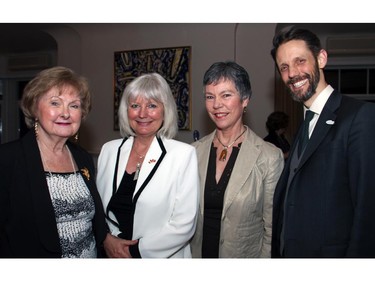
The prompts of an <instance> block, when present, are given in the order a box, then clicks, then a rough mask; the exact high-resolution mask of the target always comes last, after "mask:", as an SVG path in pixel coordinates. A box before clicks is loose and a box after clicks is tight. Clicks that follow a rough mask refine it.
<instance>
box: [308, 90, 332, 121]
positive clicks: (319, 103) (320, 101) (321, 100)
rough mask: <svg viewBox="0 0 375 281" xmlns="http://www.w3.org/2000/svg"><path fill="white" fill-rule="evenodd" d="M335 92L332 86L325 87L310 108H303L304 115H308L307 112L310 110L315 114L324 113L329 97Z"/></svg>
mask: <svg viewBox="0 0 375 281" xmlns="http://www.w3.org/2000/svg"><path fill="white" fill-rule="evenodd" d="M333 91H334V89H333V88H332V86H331V85H328V86H327V87H325V88H324V90H323V91H321V92H320V94H319V95H318V96H317V97H316V99H315V100H314V102H313V103H312V105H311V106H310V108H306V107H305V106H304V107H303V109H304V113H306V110H307V109H309V110H311V111H313V112H314V113H315V114H318V115H320V113H322V111H323V108H324V105H325V104H326V102H327V100H328V98H329V96H330V95H331V94H332V92H333Z"/></svg>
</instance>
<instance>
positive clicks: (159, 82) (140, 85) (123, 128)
mask: <svg viewBox="0 0 375 281" xmlns="http://www.w3.org/2000/svg"><path fill="white" fill-rule="evenodd" d="M139 96H140V97H142V98H144V99H147V100H149V99H152V100H154V101H156V102H160V103H161V104H163V107H164V120H163V124H162V126H161V127H160V129H159V130H158V132H157V136H159V137H161V136H163V137H166V138H170V139H171V138H174V137H175V136H176V135H177V132H178V124H177V120H178V119H177V106H176V102H175V100H174V98H173V94H172V91H171V88H170V87H169V85H168V83H167V81H166V80H165V79H164V78H163V77H162V76H161V75H160V74H158V73H149V74H144V75H142V76H139V77H137V78H135V79H134V80H133V81H132V82H130V83H129V85H127V86H126V88H125V91H124V93H123V95H122V97H121V101H120V105H119V110H118V115H119V128H120V134H121V136H122V137H129V136H135V132H134V131H133V129H132V128H131V127H130V124H129V119H128V107H129V102H130V100H134V99H136V98H137V97H139Z"/></svg>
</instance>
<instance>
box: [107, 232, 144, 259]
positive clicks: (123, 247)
mask: <svg viewBox="0 0 375 281" xmlns="http://www.w3.org/2000/svg"><path fill="white" fill-rule="evenodd" d="M137 243H138V240H125V239H121V238H118V237H116V236H113V235H112V234H110V233H108V234H107V237H106V238H105V240H104V243H103V246H104V250H105V252H106V254H107V256H108V257H109V258H131V257H132V256H131V255H130V251H129V246H131V245H135V244H137Z"/></svg>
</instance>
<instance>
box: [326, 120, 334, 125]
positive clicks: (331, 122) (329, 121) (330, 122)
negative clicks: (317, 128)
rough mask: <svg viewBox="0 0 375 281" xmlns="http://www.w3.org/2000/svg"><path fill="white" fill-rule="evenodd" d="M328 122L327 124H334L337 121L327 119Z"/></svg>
mask: <svg viewBox="0 0 375 281" xmlns="http://www.w3.org/2000/svg"><path fill="white" fill-rule="evenodd" d="M326 124H327V125H333V124H335V121H333V120H327V121H326Z"/></svg>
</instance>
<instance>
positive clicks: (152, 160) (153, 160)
mask: <svg viewBox="0 0 375 281" xmlns="http://www.w3.org/2000/svg"><path fill="white" fill-rule="evenodd" d="M155 162H156V160H155V159H151V160H149V161H148V164H151V163H155Z"/></svg>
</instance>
